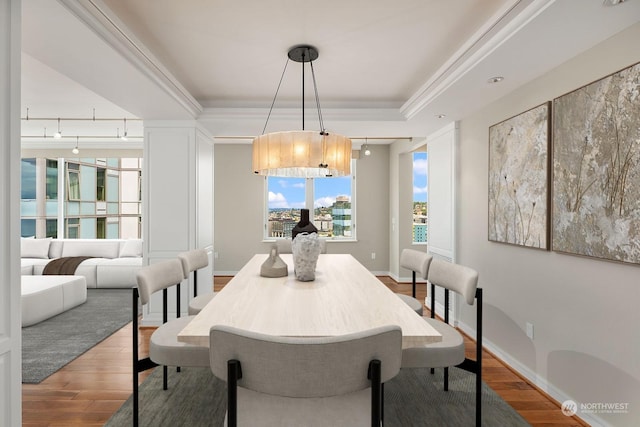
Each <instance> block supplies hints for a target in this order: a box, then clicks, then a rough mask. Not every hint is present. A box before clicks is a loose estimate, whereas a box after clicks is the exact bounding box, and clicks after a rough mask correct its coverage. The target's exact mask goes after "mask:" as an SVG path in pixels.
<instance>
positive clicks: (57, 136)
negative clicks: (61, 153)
mask: <svg viewBox="0 0 640 427" xmlns="http://www.w3.org/2000/svg"><path fill="white" fill-rule="evenodd" d="M53 137H54V138H55V139H60V138H62V132H60V117H58V131H57V132H56V133H54V134H53Z"/></svg>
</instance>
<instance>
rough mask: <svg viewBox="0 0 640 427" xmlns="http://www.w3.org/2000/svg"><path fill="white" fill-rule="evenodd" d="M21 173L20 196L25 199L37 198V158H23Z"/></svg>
mask: <svg viewBox="0 0 640 427" xmlns="http://www.w3.org/2000/svg"><path fill="white" fill-rule="evenodd" d="M20 173H21V174H22V179H21V185H20V191H21V195H20V198H21V199H23V200H35V199H36V159H22V162H21V167H20Z"/></svg>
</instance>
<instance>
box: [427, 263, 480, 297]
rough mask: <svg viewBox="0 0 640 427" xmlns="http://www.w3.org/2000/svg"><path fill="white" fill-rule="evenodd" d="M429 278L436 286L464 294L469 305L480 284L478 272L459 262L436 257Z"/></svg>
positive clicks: (430, 268)
mask: <svg viewBox="0 0 640 427" xmlns="http://www.w3.org/2000/svg"><path fill="white" fill-rule="evenodd" d="M428 280H429V282H431V283H432V284H435V285H436V286H440V287H443V288H445V289H449V290H451V291H454V292H457V293H458V294H460V295H462V296H463V297H464V299H465V301H466V302H467V304H469V305H473V301H474V298H475V296H476V288H477V286H478V272H477V271H475V270H474V269H472V268H469V267H465V266H463V265H459V264H453V263H451V262H447V261H442V260H439V259H434V260H433V261H432V262H431V266H430V267H429V274H428Z"/></svg>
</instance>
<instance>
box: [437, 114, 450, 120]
mask: <svg viewBox="0 0 640 427" xmlns="http://www.w3.org/2000/svg"><path fill="white" fill-rule="evenodd" d="M445 117H447V115H446V114H436V118H438V119H444V118H445Z"/></svg>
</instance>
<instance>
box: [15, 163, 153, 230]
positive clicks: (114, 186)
mask: <svg viewBox="0 0 640 427" xmlns="http://www.w3.org/2000/svg"><path fill="white" fill-rule="evenodd" d="M141 164H142V159H137V158H131V159H121V158H117V157H114V158H81V159H71V160H69V159H67V160H63V159H49V158H44V157H43V158H37V159H32V158H28V159H22V161H21V169H22V170H21V172H22V175H21V190H22V194H21V200H20V216H21V219H22V220H23V223H22V224H23V229H22V235H23V236H34V235H35V236H36V237H38V238H43V237H58V238H63V237H68V238H80V237H82V238H106V239H109V238H140V233H141V227H140V219H141V206H140V205H141V188H140V169H139V168H140V165H141ZM60 165H63V166H60ZM125 166H127V167H125ZM121 219H126V220H125V221H124V222H123V223H122V224H123V225H122V226H121V224H120V220H121ZM124 224H126V227H125V226H124ZM58 227H60V233H58Z"/></svg>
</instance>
